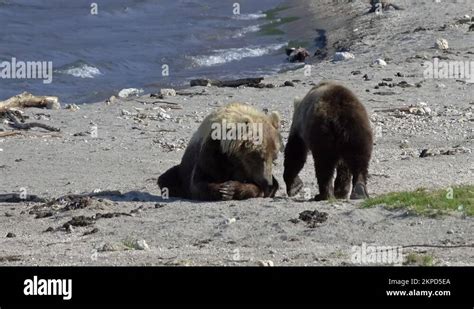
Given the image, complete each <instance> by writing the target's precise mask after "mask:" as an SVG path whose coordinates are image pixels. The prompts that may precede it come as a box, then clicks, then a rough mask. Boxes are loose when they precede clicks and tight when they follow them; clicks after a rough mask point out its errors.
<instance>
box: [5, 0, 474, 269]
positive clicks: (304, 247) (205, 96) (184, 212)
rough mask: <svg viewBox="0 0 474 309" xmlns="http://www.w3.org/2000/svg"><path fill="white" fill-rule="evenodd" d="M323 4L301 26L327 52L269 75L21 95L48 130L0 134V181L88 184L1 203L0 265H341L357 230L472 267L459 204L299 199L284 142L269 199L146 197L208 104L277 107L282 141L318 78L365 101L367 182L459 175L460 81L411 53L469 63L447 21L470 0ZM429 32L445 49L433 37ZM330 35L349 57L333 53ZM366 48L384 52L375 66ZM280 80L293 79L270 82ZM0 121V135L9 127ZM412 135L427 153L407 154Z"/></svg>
mask: <svg viewBox="0 0 474 309" xmlns="http://www.w3.org/2000/svg"><path fill="white" fill-rule="evenodd" d="M323 2H324V1H321V2H317V1H313V2H310V8H311V10H309V12H311V14H315V16H318V17H317V18H315V19H316V20H319V21H320V23H321V24H320V25H306V26H307V27H313V28H315V29H321V28H326V29H328V31H327V33H326V34H327V56H326V57H325V58H324V59H322V60H319V59H311V60H310V61H309V63H311V64H310V66H306V67H305V68H301V69H298V70H293V71H288V72H283V73H281V74H278V75H274V76H267V77H265V79H264V80H263V83H265V84H272V85H273V86H274V87H272V88H270V87H266V88H261V89H260V88H253V87H239V88H219V87H213V86H211V87H190V88H187V89H182V90H179V91H178V94H177V95H176V96H166V97H165V98H164V99H157V98H156V97H150V94H145V95H143V96H140V97H129V98H119V97H118V96H117V97H115V98H113V99H112V100H110V101H109V102H97V103H95V104H84V105H79V109H77V110H76V109H75V108H65V104H63V108H61V109H59V110H48V109H37V108H29V109H25V110H24V114H25V115H26V116H29V120H31V121H38V122H42V123H45V124H48V125H51V126H54V127H58V128H60V129H61V131H60V132H46V131H44V130H41V129H32V130H30V131H22V132H21V133H20V134H18V135H14V136H5V137H0V175H1V178H0V179H1V180H0V194H4V193H22V192H26V194H28V195H36V196H38V197H40V198H43V199H55V198H58V197H60V196H64V195H67V194H87V193H94V192H95V194H96V196H93V197H90V198H84V199H83V200H81V201H82V203H83V204H81V203H79V205H75V206H74V205H73V206H71V205H70V204H67V205H66V206H68V207H65V204H64V203H63V204H54V203H53V204H51V205H49V206H47V207H42V205H43V204H44V203H42V202H34V201H27V202H19V203H17V202H15V203H13V202H0V265H59V266H62V265H137V266H150V265H189V266H195V265H198V266H199V265H237V266H255V265H261V264H262V265H263V264H268V261H271V262H272V263H273V264H274V265H275V266H302V265H328V266H341V265H353V264H354V263H353V260H352V259H351V254H352V248H353V247H354V246H362V245H364V244H366V245H368V246H370V245H372V246H407V247H406V249H404V254H405V255H407V254H410V253H416V254H423V255H429V256H431V257H432V258H433V264H434V265H449V266H452V265H471V266H473V265H474V247H473V244H474V219H473V218H472V217H470V216H466V215H465V214H463V213H462V212H461V211H460V212H457V213H453V214H449V215H444V216H440V217H434V218H431V217H426V216H416V215H411V214H409V213H407V211H406V210H388V209H386V208H384V207H382V206H377V207H374V208H361V207H360V203H361V202H360V201H350V200H347V201H346V200H337V201H329V202H314V201H310V200H308V198H307V197H305V196H304V194H301V195H299V196H297V197H295V198H289V197H287V195H286V192H285V186H284V182H283V177H282V174H283V154H280V156H279V158H278V161H277V164H276V166H275V171H274V174H275V177H276V178H277V179H278V181H279V183H280V189H279V191H278V192H277V195H276V197H275V198H273V199H271V198H260V199H252V200H247V201H229V202H212V203H211V202H196V201H188V200H179V199H168V200H165V199H162V198H161V196H160V190H159V188H158V186H157V184H156V181H157V177H158V176H159V175H160V174H161V173H163V172H165V171H166V170H167V169H168V168H170V167H171V166H173V165H176V164H178V163H179V162H180V160H181V157H182V155H183V153H184V149H185V147H186V145H187V143H188V142H189V140H190V138H191V135H192V133H193V132H194V131H195V130H196V129H197V127H198V126H199V124H200V122H201V121H202V120H203V119H204V117H205V116H206V115H207V114H209V113H210V112H211V111H213V110H214V109H215V108H216V107H218V106H222V105H225V104H227V103H230V102H248V103H249V104H251V105H253V106H255V107H257V108H259V109H268V110H269V111H273V110H275V111H278V112H279V113H280V114H281V118H282V134H283V137H284V142H285V143H286V140H287V137H288V131H289V128H290V125H291V116H292V112H293V100H294V98H295V97H303V96H304V95H305V94H306V93H307V92H308V90H310V89H311V87H312V85H314V84H316V83H318V82H319V81H321V80H324V79H330V80H336V81H339V82H341V83H342V84H344V85H345V86H347V87H349V88H350V89H352V90H353V91H354V93H355V94H356V95H357V96H358V97H359V98H360V100H361V101H362V102H363V104H364V105H365V106H366V108H367V110H368V112H369V115H370V118H371V121H372V126H373V129H374V132H375V136H376V139H375V145H374V153H373V156H372V159H371V162H370V169H369V173H370V178H369V182H368V190H369V193H370V194H371V196H378V195H380V194H383V193H387V192H393V191H411V190H415V189H417V188H427V189H448V188H451V187H453V186H456V185H467V184H470V185H473V184H474V164H473V162H474V160H473V154H472V151H473V150H474V125H473V121H474V115H473V112H474V88H473V85H474V84H473V83H468V82H466V80H463V79H462V78H448V79H439V78H438V79H436V78H432V79H430V78H425V76H424V71H425V70H426V67H424V66H423V64H424V63H425V62H426V61H430V62H433V61H434V59H438V60H439V61H443V60H444V61H474V45H473V42H474V31H469V30H468V29H469V27H470V25H471V24H472V23H474V22H460V20H462V19H463V18H464V16H465V15H469V16H472V15H474V4H472V3H470V2H469V1H465V2H462V1H461V2H460V3H445V2H443V3H442V4H440V3H435V2H431V1H425V2H424V3H422V2H421V1H415V2H414V3H412V1H393V3H400V5H401V6H402V7H404V8H405V9H404V10H388V11H386V12H384V13H383V14H366V12H367V11H368V9H369V6H368V5H367V4H366V3H365V2H363V1H355V2H353V3H349V4H326V5H325V4H324V3H323ZM330 3H333V2H330ZM440 6H442V8H440ZM321 16H324V17H325V18H321ZM341 16H344V18H342V17H341ZM338 18H340V20H339V19H338ZM342 21H343V22H342ZM296 23H298V21H296ZM304 26H305V25H298V24H295V25H294V27H295V28H297V27H304ZM285 27H292V23H289V24H287V25H285ZM442 38H444V39H446V40H447V41H448V42H449V49H446V50H440V49H439V48H436V47H435V42H436V41H437V40H438V39H442ZM341 48H344V49H345V50H347V51H348V52H350V53H351V54H353V55H354V58H353V59H348V60H344V61H333V56H334V53H335V51H336V50H341ZM311 52H312V53H314V50H313V51H311ZM377 59H382V60H383V62H384V63H380V61H379V62H378V63H375V64H374V62H375V61H376V60H377ZM282 61H285V55H282ZM308 72H309V73H308ZM288 81H290V82H291V83H287V84H290V85H292V86H284V84H285V82H288ZM157 91H158V90H157ZM51 95H54V93H52V94H51ZM163 101H167V102H172V104H167V103H164V102H163ZM68 103H69V102H68ZM2 127H3V129H4V131H0V133H1V132H7V131H10V130H11V128H10V127H9V126H8V125H7V124H3V125H0V128H2ZM424 149H428V150H429V152H430V153H433V154H434V155H433V156H428V157H420V153H421V152H422V150H424ZM312 166H313V164H312V159H311V158H310V157H308V162H307V163H306V165H305V168H304V169H303V171H302V173H301V174H300V177H301V179H302V180H303V182H304V185H305V189H307V191H306V192H311V196H314V195H315V194H316V193H317V183H316V179H315V176H314V169H313V167H312ZM308 190H309V191H308ZM108 191H109V192H108ZM100 192H103V193H102V194H101V193H100ZM104 192H105V193H104ZM107 192H108V193H107ZM471 207H472V205H471ZM305 210H311V211H312V210H318V211H320V212H325V213H327V219H326V220H323V222H321V223H319V224H317V225H316V226H309V225H307V224H306V223H305V222H304V221H302V220H296V219H298V218H299V215H300V213H302V212H303V211H305ZM81 216H84V217H81ZM71 220H72V221H71ZM74 220H80V221H81V222H79V223H77V222H75V221H74ZM76 223H77V224H76ZM7 234H10V235H9V236H10V237H6V235H7Z"/></svg>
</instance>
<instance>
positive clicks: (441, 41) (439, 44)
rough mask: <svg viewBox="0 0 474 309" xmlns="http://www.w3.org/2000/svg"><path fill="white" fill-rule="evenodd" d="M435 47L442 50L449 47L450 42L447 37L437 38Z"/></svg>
mask: <svg viewBox="0 0 474 309" xmlns="http://www.w3.org/2000/svg"><path fill="white" fill-rule="evenodd" d="M435 47H436V48H437V49H440V50H447V49H449V43H448V41H447V40H446V39H437V40H436V42H435Z"/></svg>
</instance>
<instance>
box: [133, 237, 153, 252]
mask: <svg viewBox="0 0 474 309" xmlns="http://www.w3.org/2000/svg"><path fill="white" fill-rule="evenodd" d="M133 248H134V249H136V250H145V251H148V250H150V246H148V244H147V243H146V241H145V240H144V239H141V240H136V241H135V242H134V243H133Z"/></svg>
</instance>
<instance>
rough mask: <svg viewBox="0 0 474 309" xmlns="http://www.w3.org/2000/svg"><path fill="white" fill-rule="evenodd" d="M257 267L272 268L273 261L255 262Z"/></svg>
mask: <svg viewBox="0 0 474 309" xmlns="http://www.w3.org/2000/svg"><path fill="white" fill-rule="evenodd" d="M257 264H258V266H263V267H272V266H274V264H273V261H271V260H260V261H258V262H257Z"/></svg>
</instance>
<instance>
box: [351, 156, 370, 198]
mask: <svg viewBox="0 0 474 309" xmlns="http://www.w3.org/2000/svg"><path fill="white" fill-rule="evenodd" d="M347 163H348V165H349V169H350V171H351V173H352V192H351V200H357V199H365V198H368V197H369V194H368V193H367V175H368V168H369V162H368V160H367V158H366V157H362V156H355V157H351V158H350V159H349V160H348V161H347Z"/></svg>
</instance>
